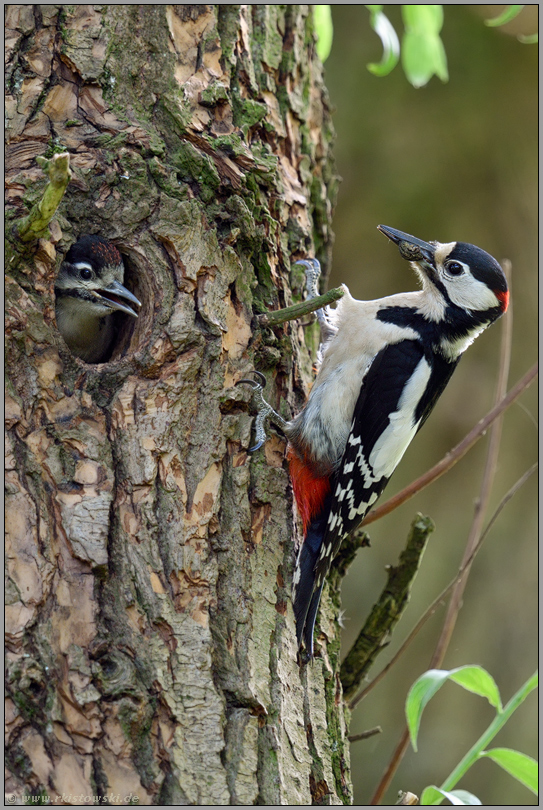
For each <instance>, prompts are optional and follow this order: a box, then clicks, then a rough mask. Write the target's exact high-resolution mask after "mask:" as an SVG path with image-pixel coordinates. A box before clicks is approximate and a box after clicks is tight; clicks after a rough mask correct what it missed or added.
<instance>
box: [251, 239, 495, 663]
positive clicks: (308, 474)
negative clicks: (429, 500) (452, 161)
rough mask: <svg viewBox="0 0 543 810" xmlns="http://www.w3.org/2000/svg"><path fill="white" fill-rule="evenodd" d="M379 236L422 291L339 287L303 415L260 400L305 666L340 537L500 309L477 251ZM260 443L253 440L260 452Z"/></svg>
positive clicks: (323, 317) (312, 270)
mask: <svg viewBox="0 0 543 810" xmlns="http://www.w3.org/2000/svg"><path fill="white" fill-rule="evenodd" d="M378 229H379V230H380V231H381V233H383V234H384V235H385V236H387V237H388V238H389V239H390V240H391V241H392V242H395V243H396V244H397V245H398V247H399V250H400V254H401V255H402V256H403V257H404V258H405V259H407V260H408V261H410V263H411V266H412V268H413V269H414V270H415V273H416V275H417V276H418V278H419V281H420V282H421V286H422V289H421V290H419V291H417V292H407V293H400V294H398V295H391V296H388V297H386V298H379V299H377V300H375V301H356V300H355V299H354V298H352V296H351V295H350V293H349V291H348V289H347V288H346V287H345V286H344V296H343V298H342V299H341V300H340V302H339V304H338V306H337V308H336V309H335V310H332V309H330V308H329V307H328V308H326V310H320V311H319V312H318V313H317V314H318V317H319V321H320V323H321V331H324V343H323V346H322V348H321V352H320V358H319V360H320V365H319V370H318V374H317V377H316V380H315V382H314V384H313V387H312V389H311V393H310V395H309V398H308V400H307V403H306V405H305V407H304V408H303V410H302V411H301V412H300V413H299V414H298V415H297V416H295V417H294V418H293V419H292V420H291V421H290V422H284V420H282V419H281V417H279V416H278V415H277V414H275V412H273V411H271V408H270V406H268V405H267V403H264V405H265V406H267V408H268V410H267V412H266V411H262V414H263V415H264V417H266V418H270V416H271V418H272V421H274V422H275V423H277V424H279V426H280V427H281V429H282V430H283V432H284V433H285V435H286V436H287V438H288V440H289V446H288V449H287V456H288V460H289V470H290V476H291V480H292V487H293V491H294V497H295V500H296V504H297V507H298V511H299V513H300V516H301V518H302V522H303V528H304V542H303V545H302V547H301V549H300V551H299V554H298V558H297V561H296V568H295V572H294V578H293V606H294V615H295V618H296V631H297V636H298V642H299V644H300V646H301V645H302V643H303V644H304V646H305V649H306V653H307V655H308V657H311V656H312V655H313V629H314V626H315V620H316V616H317V611H318V607H319V602H320V597H321V592H322V588H323V585H324V580H325V577H326V574H327V573H328V571H329V569H330V565H331V563H332V560H333V558H334V556H335V555H336V554H337V552H338V550H339V547H340V546H341V543H342V541H343V539H344V538H345V537H346V536H347V535H348V534H349V533H350V532H351V531H353V529H355V528H356V527H357V526H358V525H359V524H360V523H361V522H362V520H363V518H364V516H365V515H366V512H367V511H368V509H369V508H370V507H371V506H372V504H374V503H375V501H376V500H377V498H378V497H379V496H380V494H381V493H382V491H383V489H384V488H385V486H386V484H387V482H388V480H389V479H390V476H391V475H392V473H393V472H394V470H395V469H396V467H397V465H398V463H399V462H400V459H401V458H402V456H403V454H404V453H405V451H406V449H407V447H408V445H409V443H410V442H411V440H412V439H413V437H414V436H415V434H416V433H417V431H418V430H419V429H420V428H421V427H422V425H423V424H424V422H425V421H426V419H427V418H428V416H429V414H430V412H431V410H432V408H433V407H434V405H435V404H436V402H437V400H438V398H439V397H440V395H441V394H442V392H443V390H444V388H445V386H446V385H447V383H448V381H449V379H450V378H451V375H452V373H453V371H454V369H455V368H456V366H457V364H458V361H459V359H460V356H461V354H462V353H463V352H464V351H465V350H466V349H467V347H468V346H469V345H470V344H471V343H472V342H473V340H474V339H475V338H476V337H477V335H479V334H480V333H481V332H482V331H483V330H484V329H486V327H487V326H489V325H490V324H491V323H492V322H493V321H495V320H496V319H497V318H499V317H500V315H503V313H504V312H505V311H506V309H507V304H508V296H509V293H508V289H507V281H506V279H505V276H504V274H503V271H502V269H501V267H500V265H499V264H498V262H497V261H496V260H495V259H494V258H493V257H492V256H490V255H489V254H488V253H486V252H485V251H484V250H481V248H478V247H475V245H470V244H466V243H464V242H448V243H446V244H441V243H439V242H423V241H422V240H420V239H417V238H415V237H413V236H410V235H409V234H406V233H403V232H402V231H398V230H395V229H394V228H389V227H385V226H384V225H379V226H378ZM298 264H302V265H305V267H306V270H307V271H308V273H309V276H308V285H309V282H310V276H313V278H314V276H315V274H316V273H317V274H318V272H319V269H320V268H319V265H318V262H317V261H316V260H315V259H307V260H302V261H301V262H298ZM322 327H324V330H323V329H322ZM246 382H250V383H251V384H252V385H253V388H255V390H257V389H260V390H259V391H258V393H259V395H260V399H261V400H262V395H261V390H262V387H261V386H259V385H257V384H255V383H254V382H252V381H246ZM262 402H264V401H263V400H262ZM260 421H261V422H262V419H261V420H260ZM264 436H265V435H264V434H263V433H262V431H261V432H260V437H261V442H260V443H259V444H258V445H257V447H258V446H260V444H261V443H262V440H263V439H262V437H264Z"/></svg>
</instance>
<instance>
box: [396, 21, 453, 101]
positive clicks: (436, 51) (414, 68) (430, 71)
mask: <svg viewBox="0 0 543 810" xmlns="http://www.w3.org/2000/svg"><path fill="white" fill-rule="evenodd" d="M402 65H403V69H404V71H405V75H406V76H407V78H408V80H409V81H410V82H411V84H412V85H413V87H423V86H424V85H425V84H427V83H428V82H429V81H430V79H431V78H432V76H433V75H434V73H435V74H436V75H437V76H438V77H439V78H440V79H441V80H442V81H443V82H446V81H447V80H448V78H449V74H448V71H447V57H446V56H445V48H444V47H443V43H442V41H441V39H440V38H439V36H437V35H436V34H432V35H424V36H422V35H420V34H418V33H416V32H414V31H406V32H405V34H404V37H403V41H402Z"/></svg>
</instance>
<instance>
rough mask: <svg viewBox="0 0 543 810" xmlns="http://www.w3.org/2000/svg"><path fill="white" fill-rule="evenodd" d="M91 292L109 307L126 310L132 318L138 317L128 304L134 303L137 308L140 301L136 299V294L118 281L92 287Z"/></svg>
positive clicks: (120, 310)
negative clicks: (100, 287)
mask: <svg viewBox="0 0 543 810" xmlns="http://www.w3.org/2000/svg"><path fill="white" fill-rule="evenodd" d="M92 293H93V294H94V295H95V296H96V297H97V298H99V299H100V300H101V302H102V303H103V304H106V306H108V307H111V309H115V310H118V311H119V312H126V314H127V315H132V316H133V317H134V318H137V317H138V313H137V312H135V311H134V310H133V309H132V307H131V306H130V304H135V305H136V306H137V307H138V309H139V307H141V301H138V299H137V298H136V296H135V295H133V294H132V293H131V292H130V290H127V289H126V287H124V286H123V285H122V284H121V283H120V282H119V281H112V282H111V284H108V286H107V287H103V288H102V289H94V290H92Z"/></svg>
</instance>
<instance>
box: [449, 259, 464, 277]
mask: <svg viewBox="0 0 543 810" xmlns="http://www.w3.org/2000/svg"><path fill="white" fill-rule="evenodd" d="M445 269H446V271H447V273H449V275H451V276H461V275H462V273H463V272H464V268H463V267H462V265H461V264H460V262H447V264H446V265H445Z"/></svg>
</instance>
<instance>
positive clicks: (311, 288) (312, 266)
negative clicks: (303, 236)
mask: <svg viewBox="0 0 543 810" xmlns="http://www.w3.org/2000/svg"><path fill="white" fill-rule="evenodd" d="M295 264H300V265H302V267H304V268H305V289H306V290H307V297H306V301H311V300H312V299H313V298H319V278H320V276H321V265H320V262H319V261H318V259H300V260H299V261H297V262H295ZM315 315H316V316H317V320H318V322H319V324H320V325H321V327H322V326H323V324H325V323H326V315H325V314H324V308H322V307H321V308H320V309H317V310H316V312H315Z"/></svg>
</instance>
